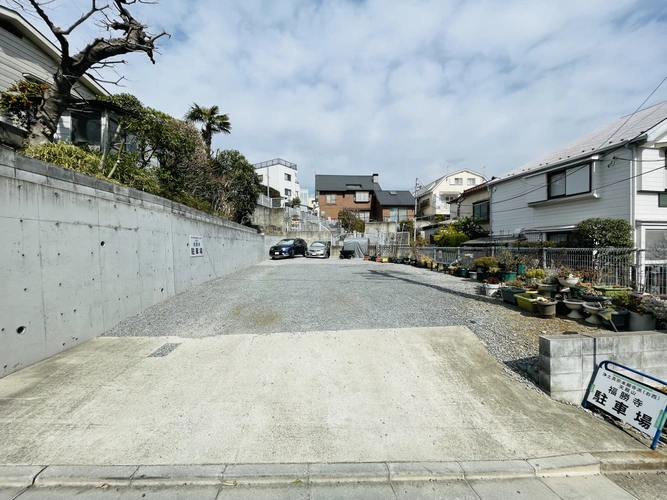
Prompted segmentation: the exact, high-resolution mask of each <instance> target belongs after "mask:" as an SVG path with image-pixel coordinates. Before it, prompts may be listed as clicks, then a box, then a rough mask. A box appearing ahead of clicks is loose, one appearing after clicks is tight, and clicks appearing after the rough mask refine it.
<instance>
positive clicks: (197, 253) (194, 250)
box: [190, 235, 204, 257]
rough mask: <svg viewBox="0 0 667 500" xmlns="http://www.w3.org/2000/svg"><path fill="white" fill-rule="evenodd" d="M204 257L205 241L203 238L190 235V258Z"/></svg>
mask: <svg viewBox="0 0 667 500" xmlns="http://www.w3.org/2000/svg"><path fill="white" fill-rule="evenodd" d="M203 256H204V239H203V238H202V237H201V236H192V235H190V257H203Z"/></svg>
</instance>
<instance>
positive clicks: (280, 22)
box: [28, 0, 667, 196]
mask: <svg viewBox="0 0 667 500" xmlns="http://www.w3.org/2000/svg"><path fill="white" fill-rule="evenodd" d="M89 6H90V1H89V0H54V1H53V2H51V3H50V4H48V5H47V8H48V12H49V14H50V16H51V17H52V18H53V20H54V21H55V22H56V23H57V24H59V25H61V26H65V25H68V24H70V23H71V22H73V21H74V20H75V19H76V18H77V17H78V16H79V14H80V12H84V11H87V10H88V8H89ZM131 11H132V12H133V13H134V15H135V17H136V18H137V19H138V20H140V21H142V22H144V23H146V24H147V25H148V26H149V27H150V30H151V31H152V32H154V33H157V32H160V31H162V30H165V31H167V32H168V33H170V34H171V35H172V36H171V38H169V39H168V38H164V37H163V38H162V39H160V42H159V54H157V55H156V57H155V59H156V64H155V65H153V64H151V63H150V61H149V59H148V58H147V57H146V56H145V55H144V54H132V55H129V56H127V57H126V60H127V61H128V64H126V65H123V66H120V67H118V68H117V71H118V73H119V74H120V75H122V76H124V77H125V80H124V81H123V87H120V88H119V87H114V86H112V85H105V87H106V88H107V89H108V90H109V91H110V92H112V93H116V92H129V93H131V94H134V95H135V96H136V97H138V98H139V99H140V100H141V101H142V102H143V103H144V104H145V105H147V106H150V107H153V108H156V109H159V110H161V111H164V112H166V113H169V114H171V115H172V116H174V117H177V118H180V117H182V116H183V115H184V114H185V113H186V112H187V110H188V108H189V106H190V105H192V104H193V103H197V104H198V105H200V106H206V107H210V106H212V105H218V106H219V107H220V110H221V112H223V113H227V114H228V115H229V117H230V120H231V123H232V133H231V135H222V134H219V135H216V136H214V139H213V148H214V149H215V148H220V149H237V150H239V151H240V152H241V153H243V154H244V155H245V157H246V158H247V159H248V161H250V162H251V163H259V162H262V161H266V160H270V159H273V158H283V159H285V160H287V161H290V162H293V163H296V164H297V165H298V178H299V181H300V183H301V187H302V188H307V189H309V191H310V194H311V196H312V195H313V192H314V184H315V183H314V176H315V173H317V174H353V175H370V174H373V173H378V174H379V180H380V184H381V186H382V188H383V189H406V190H410V189H413V188H414V185H415V179H419V181H420V182H422V183H424V184H425V183H428V182H430V181H433V180H435V179H436V178H438V177H440V176H442V175H445V174H446V173H448V172H455V171H457V170H460V169H463V168H467V169H471V170H473V171H477V172H480V173H482V174H484V175H486V176H487V177H489V178H490V177H491V176H500V175H503V174H505V173H507V172H509V171H511V170H514V169H515V168H517V167H520V166H521V165H523V164H524V163H527V162H529V161H531V160H534V159H536V158H539V157H540V156H542V155H544V154H546V153H548V152H549V151H551V150H554V149H557V148H558V147H560V146H562V145H564V144H566V143H568V142H569V141H571V140H574V139H576V138H578V137H581V136H583V135H585V134H587V133H589V132H591V131H593V130H595V129H596V128H598V127H601V126H603V125H605V124H606V123H608V122H611V121H613V120H615V119H617V118H619V117H621V116H624V115H627V114H630V113H632V112H633V111H635V110H636V109H637V107H638V106H640V105H641V104H642V102H643V101H644V100H645V99H646V98H647V97H648V96H649V94H651V92H653V91H654V90H655V88H656V87H657V86H658V85H659V84H660V82H661V81H662V80H663V79H664V78H665V77H666V76H667V64H666V63H667V58H666V57H665V47H667V2H663V1H659V0H614V1H609V0H583V1H582V0H540V1H537V0H531V1H519V0H517V1H514V0H458V1H455V0H433V1H431V0H423V1H422V0H279V1H276V0H266V1H253V0H244V1H242V2H238V1H236V2H232V1H224V0H160V2H159V4H153V5H134V6H132V7H131ZM28 19H29V20H30V22H31V23H33V24H34V25H35V26H36V27H37V28H38V29H40V30H41V31H42V32H44V33H46V31H47V30H46V27H45V25H44V24H43V23H41V22H40V21H39V20H38V19H36V18H35V17H28ZM105 35H106V34H105V33H103V32H101V31H100V28H99V27H98V26H96V25H95V23H92V22H87V23H84V24H82V25H80V26H79V27H78V28H77V29H76V30H75V31H74V32H73V33H72V37H71V44H72V45H73V46H74V47H77V48H81V47H83V45H84V44H85V42H86V41H87V40H90V38H91V37H94V36H105ZM108 78H109V79H116V78H115V77H114V76H113V75H110V76H108ZM664 100H667V83H665V84H663V85H662V86H661V87H660V88H659V89H658V90H657V91H656V92H655V94H654V95H653V97H652V98H651V99H650V100H649V101H648V102H647V103H646V104H645V106H649V105H651V104H655V103H657V102H661V101H664Z"/></svg>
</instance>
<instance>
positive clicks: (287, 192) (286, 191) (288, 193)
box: [285, 188, 292, 196]
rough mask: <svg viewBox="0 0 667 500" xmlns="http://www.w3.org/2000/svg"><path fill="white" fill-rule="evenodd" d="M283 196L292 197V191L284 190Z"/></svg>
mask: <svg viewBox="0 0 667 500" xmlns="http://www.w3.org/2000/svg"><path fill="white" fill-rule="evenodd" d="M285 196H292V190H291V189H287V188H285Z"/></svg>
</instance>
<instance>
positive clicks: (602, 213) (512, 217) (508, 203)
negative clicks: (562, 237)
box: [490, 149, 632, 235]
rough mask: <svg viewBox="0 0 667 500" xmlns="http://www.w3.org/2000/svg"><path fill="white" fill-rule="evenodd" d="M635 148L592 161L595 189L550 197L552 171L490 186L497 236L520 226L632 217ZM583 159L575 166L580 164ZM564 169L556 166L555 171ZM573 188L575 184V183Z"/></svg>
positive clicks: (543, 225) (592, 184)
mask: <svg viewBox="0 0 667 500" xmlns="http://www.w3.org/2000/svg"><path fill="white" fill-rule="evenodd" d="M614 156H616V157H618V158H627V159H629V158H631V156H632V150H631V149H622V150H617V151H615V152H613V153H610V154H608V155H607V156H603V157H601V158H599V159H598V160H593V161H591V162H590V165H591V166H590V169H591V191H590V192H589V193H581V194H576V195H573V196H565V197H563V198H556V199H548V191H547V179H548V172H541V173H536V174H532V175H531V174H527V175H525V176H515V177H512V178H510V179H508V180H506V181H500V182H493V183H492V184H491V186H490V199H491V230H492V232H493V234H494V235H500V234H507V233H510V234H511V233H514V232H515V231H516V230H517V229H532V228H549V227H552V228H554V231H553V232H560V231H557V230H555V228H558V227H562V226H567V225H574V224H577V223H578V222H581V221H582V220H585V219H589V218H591V217H611V218H620V219H625V220H627V221H630V220H631V199H632V196H631V193H632V191H631V181H630V180H629V177H630V175H631V174H630V172H631V167H630V162H629V161H626V160H620V159H617V160H613V159H612V158H613V157H614ZM581 163H582V162H579V163H575V164H573V165H572V166H578V165H580V164H581ZM560 169H561V168H560V167H559V168H554V169H553V170H552V172H555V171H558V170H560ZM582 182H583V181H582ZM573 187H575V185H574V183H573Z"/></svg>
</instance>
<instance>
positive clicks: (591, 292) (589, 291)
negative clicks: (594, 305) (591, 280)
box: [579, 288, 611, 302]
mask: <svg viewBox="0 0 667 500" xmlns="http://www.w3.org/2000/svg"><path fill="white" fill-rule="evenodd" d="M579 296H580V298H581V299H582V300H583V301H585V302H611V297H607V296H606V295H605V294H603V293H602V292H598V291H597V290H595V289H594V288H585V289H584V290H581V291H580V292H579Z"/></svg>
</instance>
